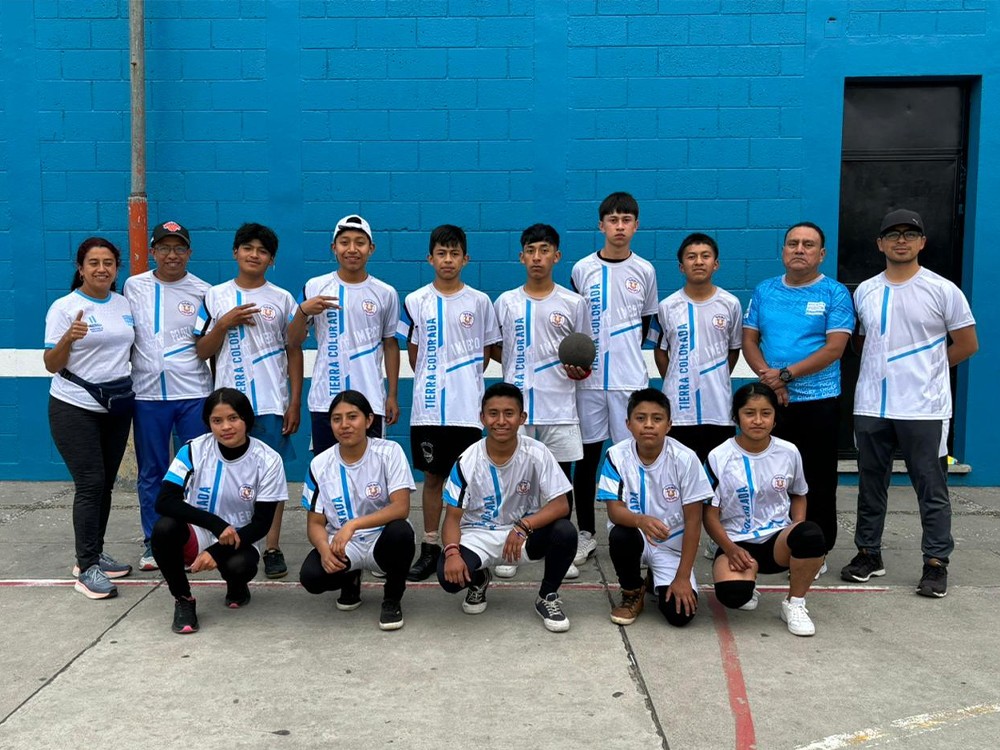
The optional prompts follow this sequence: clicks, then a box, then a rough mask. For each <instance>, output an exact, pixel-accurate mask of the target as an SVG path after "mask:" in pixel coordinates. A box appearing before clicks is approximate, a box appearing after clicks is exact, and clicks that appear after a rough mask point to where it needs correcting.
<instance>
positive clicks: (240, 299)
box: [236, 289, 257, 411]
mask: <svg viewBox="0 0 1000 750" xmlns="http://www.w3.org/2000/svg"><path fill="white" fill-rule="evenodd" d="M242 304H243V292H241V291H240V290H239V289H237V290H236V306H237V307H239V306H240V305H242ZM239 329H240V339H241V340H242V339H243V337H244V336H245V335H246V330H245V329H244V326H243V325H240V326H239ZM254 411H257V408H256V407H254Z"/></svg>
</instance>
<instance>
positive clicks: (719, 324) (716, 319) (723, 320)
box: [712, 314, 729, 331]
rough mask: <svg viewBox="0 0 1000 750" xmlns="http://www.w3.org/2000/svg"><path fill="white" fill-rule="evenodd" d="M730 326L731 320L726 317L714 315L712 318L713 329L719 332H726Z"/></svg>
mask: <svg viewBox="0 0 1000 750" xmlns="http://www.w3.org/2000/svg"><path fill="white" fill-rule="evenodd" d="M728 325H729V318H727V317H726V316H725V315H722V314H718V315H713V316H712V327H713V328H715V329H717V330H719V331H724V330H726V326H728Z"/></svg>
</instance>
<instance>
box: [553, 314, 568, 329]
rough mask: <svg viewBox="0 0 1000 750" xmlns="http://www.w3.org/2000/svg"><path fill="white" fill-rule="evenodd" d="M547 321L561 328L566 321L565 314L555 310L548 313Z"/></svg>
mask: <svg viewBox="0 0 1000 750" xmlns="http://www.w3.org/2000/svg"><path fill="white" fill-rule="evenodd" d="M549 322H550V323H551V324H552V325H553V326H555V327H556V328H562V327H563V324H565V323H566V316H565V315H564V314H563V313H561V312H559V311H558V310H557V311H555V312H553V313H550V314H549Z"/></svg>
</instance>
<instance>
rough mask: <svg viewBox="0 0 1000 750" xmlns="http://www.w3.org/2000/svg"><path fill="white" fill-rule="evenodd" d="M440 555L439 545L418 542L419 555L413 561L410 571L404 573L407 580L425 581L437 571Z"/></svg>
mask: <svg viewBox="0 0 1000 750" xmlns="http://www.w3.org/2000/svg"><path fill="white" fill-rule="evenodd" d="M440 556H441V545H439V544H429V543H427V542H421V543H420V557H418V558H417V561H416V562H415V563H413V567H412V568H410V572H409V573H407V574H406V580H407V581H426V580H427V579H428V578H430V577H431V576H432V575H434V574H435V573H437V567H438V558H439V557H440Z"/></svg>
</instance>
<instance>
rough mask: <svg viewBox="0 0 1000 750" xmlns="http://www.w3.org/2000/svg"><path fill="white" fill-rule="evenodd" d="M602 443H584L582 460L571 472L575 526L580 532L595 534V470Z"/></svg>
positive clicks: (597, 465) (598, 461) (599, 457)
mask: <svg viewBox="0 0 1000 750" xmlns="http://www.w3.org/2000/svg"><path fill="white" fill-rule="evenodd" d="M603 447H604V441H603V440H602V441H601V442H599V443H584V444H583V458H581V459H580V460H579V461H577V462H576V470H575V471H574V472H573V494H574V495H575V496H576V525H577V526H578V527H579V528H580V531H589V532H590V533H591V534H594V533H596V531H597V527H596V525H595V524H596V521H595V520H594V497H595V496H596V495H597V470H598V469H599V468H600V464H601V449H602V448H603Z"/></svg>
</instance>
